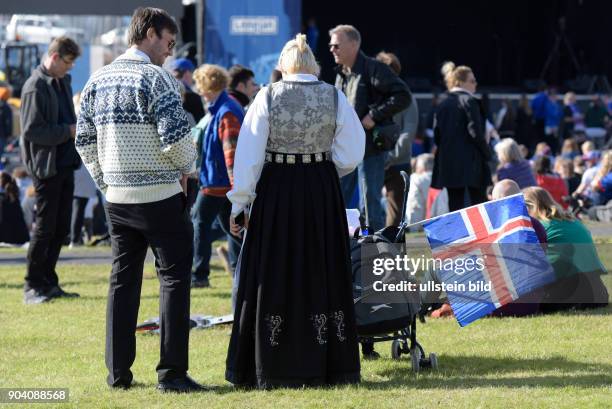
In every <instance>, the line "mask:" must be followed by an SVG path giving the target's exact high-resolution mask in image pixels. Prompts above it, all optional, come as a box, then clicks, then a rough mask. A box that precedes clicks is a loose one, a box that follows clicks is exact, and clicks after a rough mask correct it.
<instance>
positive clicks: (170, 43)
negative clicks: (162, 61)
mask: <svg viewBox="0 0 612 409" xmlns="http://www.w3.org/2000/svg"><path fill="white" fill-rule="evenodd" d="M175 46H176V40H170V41H169V42H168V50H171V51H172V49H173V48H174V47H175Z"/></svg>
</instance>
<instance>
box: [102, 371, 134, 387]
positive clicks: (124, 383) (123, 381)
mask: <svg viewBox="0 0 612 409" xmlns="http://www.w3.org/2000/svg"><path fill="white" fill-rule="evenodd" d="M106 383H107V384H108V386H109V387H110V388H111V389H123V390H127V389H130V388H131V387H132V386H134V383H135V382H134V377H133V376H132V373H131V372H129V373H128V374H127V375H125V376H122V377H121V378H118V379H116V380H115V381H114V382H113V381H111V377H110V375H108V376H107V377H106Z"/></svg>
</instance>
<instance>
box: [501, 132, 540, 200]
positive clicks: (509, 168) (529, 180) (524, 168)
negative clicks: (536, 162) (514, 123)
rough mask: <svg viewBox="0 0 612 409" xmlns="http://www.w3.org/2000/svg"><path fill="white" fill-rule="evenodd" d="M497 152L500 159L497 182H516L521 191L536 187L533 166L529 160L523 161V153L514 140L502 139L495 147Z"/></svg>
mask: <svg viewBox="0 0 612 409" xmlns="http://www.w3.org/2000/svg"><path fill="white" fill-rule="evenodd" d="M495 152H496V153H497V157H498V159H499V167H498V168H497V180H504V179H511V180H514V181H515V182H516V183H517V184H518V185H519V187H520V188H521V189H522V188H525V187H528V186H535V185H536V180H535V177H534V176H533V171H532V170H531V165H530V164H529V162H528V161H527V160H525V159H523V156H522V155H521V151H520V150H519V147H518V145H517V144H516V142H515V141H514V139H512V138H505V139H502V140H501V141H500V142H499V143H498V144H497V145H495Z"/></svg>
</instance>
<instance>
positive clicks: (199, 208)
mask: <svg viewBox="0 0 612 409" xmlns="http://www.w3.org/2000/svg"><path fill="white" fill-rule="evenodd" d="M194 78H195V82H196V88H197V89H198V92H200V93H201V94H202V96H203V97H204V100H205V101H206V103H207V104H208V112H210V114H211V118H210V121H209V122H208V126H206V128H205V129H204V130H203V132H204V135H203V137H202V164H201V166H200V188H201V191H200V193H199V194H198V197H197V199H196V201H195V204H194V206H193V210H192V221H193V226H194V250H195V251H194V258H193V277H192V280H191V286H192V287H209V286H210V282H209V276H210V255H211V246H212V234H211V232H212V225H213V222H214V221H215V219H217V220H218V221H219V224H220V226H221V229H222V230H223V231H224V232H225V233H226V234H227V239H228V241H231V242H234V243H233V245H231V246H230V249H231V248H232V247H233V248H236V247H237V248H238V249H239V248H240V242H239V241H238V239H237V238H236V237H235V236H233V235H232V234H231V233H230V229H229V217H230V213H231V210H232V204H231V202H230V201H229V199H228V198H227V197H226V194H227V192H229V191H230V190H231V188H232V185H233V183H234V154H235V152H236V144H237V142H238V134H239V133H240V126H241V125H242V120H243V119H244V111H243V109H242V107H241V106H240V104H239V103H238V102H237V101H236V100H234V99H233V98H231V97H230V96H229V95H228V93H227V92H226V91H225V89H226V88H227V86H228V83H229V75H228V73H227V71H225V69H224V68H222V67H220V66H218V65H212V64H204V65H203V66H201V67H199V68H198V69H197V70H196V71H195V73H194ZM238 252H239V250H238ZM232 253H234V254H235V253H236V251H233V252H232ZM235 256H237V254H235ZM232 260H236V258H233V259H232V258H231V259H230V261H232ZM234 267H235V261H234Z"/></svg>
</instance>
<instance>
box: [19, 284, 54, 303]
mask: <svg viewBox="0 0 612 409" xmlns="http://www.w3.org/2000/svg"><path fill="white" fill-rule="evenodd" d="M50 299H51V297H49V296H48V295H47V294H46V293H45V292H44V291H43V290H40V289H37V288H30V289H29V290H24V292H23V303H24V304H27V305H32V304H42V303H44V302H47V301H49V300H50Z"/></svg>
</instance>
